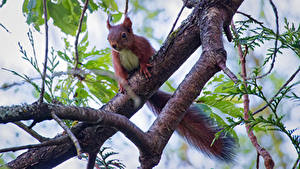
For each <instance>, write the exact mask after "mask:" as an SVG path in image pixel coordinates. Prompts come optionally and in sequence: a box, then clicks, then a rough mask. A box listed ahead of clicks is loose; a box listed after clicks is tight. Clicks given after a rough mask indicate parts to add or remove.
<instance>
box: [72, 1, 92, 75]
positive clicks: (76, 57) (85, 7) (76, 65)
mask: <svg viewBox="0 0 300 169" xmlns="http://www.w3.org/2000/svg"><path fill="white" fill-rule="evenodd" d="M88 4H89V0H85V3H84V6H83V9H82V12H81V15H80V18H79V25H78V30H77V34H76V38H75V42H74V45H75V70H76V69H77V68H78V64H79V53H78V39H79V35H80V33H81V27H82V22H83V18H84V14H85V11H86V9H87V6H88Z"/></svg>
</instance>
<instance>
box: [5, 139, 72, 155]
mask: <svg viewBox="0 0 300 169" xmlns="http://www.w3.org/2000/svg"><path fill="white" fill-rule="evenodd" d="M67 139H68V137H67V136H61V137H59V138H56V139H51V140H48V141H45V142H42V143H39V144H29V145H25V146H18V147H10V148H3V149H0V153H4V152H9V151H13V152H14V151H18V150H24V149H30V148H39V147H46V146H53V145H60V144H62V143H64V142H65V141H66V140H67Z"/></svg>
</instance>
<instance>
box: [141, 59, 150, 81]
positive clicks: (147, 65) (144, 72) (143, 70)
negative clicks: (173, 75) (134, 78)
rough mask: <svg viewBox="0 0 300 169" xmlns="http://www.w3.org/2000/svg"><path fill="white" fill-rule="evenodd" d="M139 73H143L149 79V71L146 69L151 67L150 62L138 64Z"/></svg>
mask: <svg viewBox="0 0 300 169" xmlns="http://www.w3.org/2000/svg"><path fill="white" fill-rule="evenodd" d="M140 67H141V68H140V73H141V74H144V76H145V77H146V78H147V79H149V78H150V77H151V73H150V72H149V70H148V67H152V65H151V64H149V63H147V64H141V65H140Z"/></svg>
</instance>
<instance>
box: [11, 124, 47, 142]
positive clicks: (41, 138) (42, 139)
mask: <svg viewBox="0 0 300 169" xmlns="http://www.w3.org/2000/svg"><path fill="white" fill-rule="evenodd" d="M14 124H15V125H17V126H19V127H20V128H22V129H23V130H25V131H26V132H27V133H28V134H30V135H31V136H32V137H34V138H35V139H37V140H38V141H39V142H44V141H47V140H49V138H46V137H43V136H41V135H39V133H37V132H35V131H34V130H32V129H30V128H28V127H27V126H26V125H25V124H23V123H22V122H19V121H17V122H14Z"/></svg>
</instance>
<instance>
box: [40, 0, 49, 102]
mask: <svg viewBox="0 0 300 169" xmlns="http://www.w3.org/2000/svg"><path fill="white" fill-rule="evenodd" d="M43 8H44V20H45V33H46V35H45V36H46V37H45V60H44V70H43V75H42V88H41V93H40V99H39V103H40V104H41V103H42V102H43V99H44V93H45V79H46V71H47V61H48V21H47V17H48V15H47V0H43Z"/></svg>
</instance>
